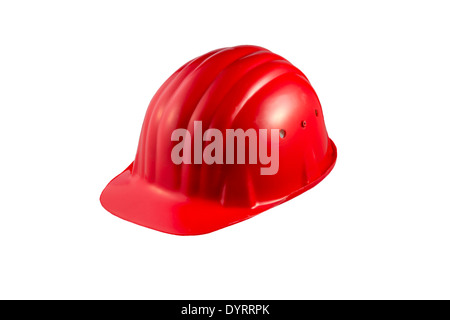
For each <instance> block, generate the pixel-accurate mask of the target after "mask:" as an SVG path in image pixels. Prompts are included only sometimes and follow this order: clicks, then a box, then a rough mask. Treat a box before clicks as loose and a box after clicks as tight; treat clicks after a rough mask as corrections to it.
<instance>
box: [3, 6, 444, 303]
mask: <svg viewBox="0 0 450 320" xmlns="http://www.w3.org/2000/svg"><path fill="white" fill-rule="evenodd" d="M449 11H450V7H449V4H448V2H446V1H376V2H375V1H373V2H368V1H364V2H363V1H327V2H325V1H308V2H300V1H295V2H294V1H292V2H287V1H285V2H284V1H273V2H263V1H255V2H251V1H226V2H215V1H214V2H213V1H202V2H200V1H180V2H172V1H164V2H162V1H161V2H160V3H159V4H151V3H150V2H149V1H142V2H140V1H122V2H118V1H70V2H69V1H39V2H37V1H2V2H1V4H0V167H1V168H2V169H1V170H2V171H1V175H0V298H2V299H13V298H14V299H15V298H25V299H35V298H39V299H54V298H56V299H250V298H251V299H354V298H356V299H419V298H425V299H431V298H446V299H449V298H450V254H449V251H450V206H449V191H450V187H449V178H450V169H449V163H450V151H449V139H450V128H449V127H450V111H449V110H450V97H449V85H450V62H449V57H450V41H449V32H450V19H449V17H448V13H449ZM240 44H254V45H260V46H263V47H266V48H268V49H269V50H271V51H273V52H275V53H277V54H280V55H282V56H284V57H285V58H286V59H288V60H289V61H291V62H292V63H293V64H294V65H296V66H297V67H298V68H300V69H301V70H302V71H303V72H304V73H305V74H306V75H307V77H308V78H309V79H310V81H311V83H312V85H313V86H314V88H315V89H316V91H317V93H318V95H319V97H320V99H321V102H322V106H323V109H324V113H325V121H326V124H327V128H328V133H329V135H330V137H331V138H332V139H333V140H334V141H335V143H336V145H337V148H338V160H337V163H336V167H335V169H334V170H333V171H332V172H331V174H330V175H329V176H328V177H327V178H326V179H325V180H324V181H323V182H321V183H320V184H319V185H318V186H316V187H315V188H313V189H312V190H310V191H308V192H307V193H305V194H302V195H301V196H299V197H297V198H295V199H293V200H291V201H289V202H287V203H285V204H283V205H281V206H278V207H276V208H274V209H271V210H269V211H266V212H264V213H262V214H261V215H259V216H257V217H255V218H253V219H250V220H248V221H245V222H242V223H239V224H237V225H235V226H232V227H229V228H225V229H223V230H220V231H217V232H214V233H212V234H208V235H204V236H195V237H179V236H173V235H168V234H163V233H160V232H157V231H153V230H150V229H147V228H143V227H140V226H137V225H134V224H132V223H128V222H125V221H123V220H121V219H119V218H116V217H115V216H113V215H111V214H110V213H108V212H107V211H106V210H104V209H103V208H102V207H101V205H100V202H99V196H100V193H101V191H102V190H103V188H104V186H105V185H106V184H107V183H108V182H109V181H110V180H111V179H112V178H113V177H114V176H115V175H117V174H118V173H120V172H121V171H122V170H123V169H124V168H125V167H126V166H128V165H129V163H131V161H132V160H133V158H134V155H135V152H136V147H137V143H138V137H139V132H140V128H141V124H142V121H143V118H144V114H145V111H146V108H147V105H148V103H149V101H150V99H151V97H152V96H153V94H154V93H155V91H156V90H157V89H158V87H159V86H160V85H161V84H162V82H163V81H164V80H165V79H166V78H167V77H168V76H169V75H170V74H171V73H172V72H173V71H175V70H176V69H177V68H178V67H179V66H181V65H182V64H184V63H185V62H186V61H188V60H190V59H192V58H194V57H196V56H199V55H201V54H203V53H206V52H208V51H210V50H213V49H216V48H221V47H226V46H234V45H240Z"/></svg>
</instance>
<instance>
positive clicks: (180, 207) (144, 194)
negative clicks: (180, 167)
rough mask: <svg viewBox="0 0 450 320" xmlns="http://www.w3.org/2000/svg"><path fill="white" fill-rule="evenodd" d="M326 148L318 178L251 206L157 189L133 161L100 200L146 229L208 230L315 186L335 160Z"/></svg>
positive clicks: (183, 232)
mask: <svg viewBox="0 0 450 320" xmlns="http://www.w3.org/2000/svg"><path fill="white" fill-rule="evenodd" d="M329 148H330V149H331V150H330V153H329V158H330V165H329V166H328V168H327V169H326V171H324V172H323V174H322V175H321V176H320V177H319V178H318V179H316V180H314V181H312V182H311V183H309V184H307V185H306V186H304V187H303V188H300V189H299V190H297V191H295V192H294V193H292V194H289V195H287V196H286V197H284V198H282V199H278V200H276V201H273V202H270V203H265V204H259V205H257V206H255V207H253V208H242V207H225V206H223V205H221V204H220V203H219V202H215V201H212V200H207V199H203V198H197V197H187V196H186V195H184V194H182V193H180V192H174V191H170V190H167V189H164V188H161V187H159V186H157V185H154V184H151V183H148V182H147V181H146V180H144V179H142V178H140V177H136V176H133V175H132V174H131V173H132V169H133V163H132V164H131V165H130V166H129V167H128V168H127V169H125V171H123V172H122V173H121V174H119V175H118V176H117V177H115V178H114V179H113V180H112V181H111V182H110V183H109V184H108V185H107V186H106V187H105V189H104V190H103V192H102V194H101V196H100V202H101V204H102V206H103V207H104V208H105V209H106V210H108V211H109V212H110V213H112V214H113V215H115V216H117V217H119V218H122V219H124V220H127V221H130V222H133V223H135V224H138V225H141V226H144V227H147V228H150V229H154V230H158V231H162V232H165V233H170V234H175V235H200V234H205V233H210V232H213V231H216V230H219V229H222V228H225V227H227V226H230V225H233V224H235V223H238V222H241V221H244V220H247V219H249V218H251V217H253V216H255V215H257V214H259V213H261V212H263V211H265V210H267V209H270V208H272V207H274V206H276V205H278V204H280V203H282V202H285V201H287V200H289V199H291V198H293V197H295V196H298V195H299V194H301V193H303V192H305V191H307V190H309V189H311V188H312V187H314V186H315V185H317V184H318V183H319V182H320V181H322V180H323V179H324V178H325V177H326V176H327V175H328V174H329V173H330V172H331V170H332V169H333V167H334V164H335V162H336V157H337V151H336V146H335V145H334V143H333V141H331V139H329Z"/></svg>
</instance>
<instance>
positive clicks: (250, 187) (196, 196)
mask: <svg viewBox="0 0 450 320" xmlns="http://www.w3.org/2000/svg"><path fill="white" fill-rule="evenodd" d="M195 121H201V122H202V128H203V132H204V131H205V130H206V129H208V128H216V129H218V130H220V131H221V132H223V133H224V136H225V131H226V130H227V129H239V128H240V129H243V130H244V131H245V130H247V129H250V128H253V129H255V130H256V131H258V130H259V129H267V130H271V129H277V130H280V132H282V134H280V139H279V142H278V143H279V144H278V145H279V167H278V171H277V172H276V173H275V174H272V175H262V174H261V171H260V169H261V164H260V163H259V164H248V163H247V164H236V163H234V164H227V163H224V164H218V163H213V164H206V163H204V162H202V163H200V164H194V163H192V164H188V163H181V164H175V163H174V162H173V161H172V158H171V152H172V149H173V147H174V145H176V144H177V143H178V142H175V141H172V140H171V136H172V133H173V132H174V130H176V129H179V128H185V129H187V130H188V131H189V132H190V133H191V135H190V138H191V139H192V140H193V139H194V135H195V132H194V122H195ZM270 139H271V137H270V135H269V136H268V137H267V140H268V142H270ZM193 143H194V142H193V141H192V143H191V146H192V145H193ZM336 156H337V152H336V147H335V145H334V143H333V142H332V141H331V139H329V138H328V134H327V130H326V128H325V122H324V118H323V112H322V107H321V105H320V102H319V99H318V97H317V95H316V93H315V91H314V89H313V88H312V86H311V84H310V82H309V81H308V79H307V78H306V76H305V75H304V74H303V73H302V72H301V71H300V70H299V69H297V68H296V67H294V66H293V65H292V64H291V63H289V62H288V61H287V60H285V59H284V58H282V57H280V56H278V55H276V54H274V53H272V52H270V51H268V50H267V49H264V48H262V47H257V46H249V45H245V46H237V47H230V48H223V49H218V50H214V51H211V52H209V53H206V54H204V55H202V56H200V57H197V58H195V59H193V60H191V61H189V62H188V63H186V64H185V65H183V66H182V67H181V68H179V69H178V70H177V71H176V72H175V73H174V74H173V75H172V76H170V77H169V79H167V80H166V81H165V83H164V84H163V85H162V86H161V88H160V89H159V90H158V91H157V92H156V94H155V95H154V97H153V99H152V100H151V102H150V104H149V106H148V109H147V112H146V115H145V119H144V123H143V126H142V131H141V136H140V139H139V145H138V150H137V154H136V157H135V160H134V162H133V163H131V165H130V166H129V167H128V168H126V169H125V171H123V172H122V173H121V174H119V175H118V176H117V177H115V178H114V179H113V180H112V181H111V182H110V183H109V184H108V185H107V186H106V188H105V189H104V191H103V193H102V195H101V197H100V201H101V203H102V205H103V207H104V208H105V209H107V210H108V211H110V212H111V213H112V214H114V215H116V216H118V217H120V218H123V219H125V220H128V221H131V222H134V223H136V224H139V225H142V226H145V227H148V228H152V229H155V230H159V231H163V232H167V233H171V234H177V235H196V234H204V233H208V232H212V231H215V230H218V229H220V228H223V227H226V226H229V225H232V224H235V223H237V222H240V221H243V220H246V219H248V218H250V217H253V216H255V215H256V214H258V213H260V212H262V211H265V210H267V209H269V208H271V207H273V206H276V205H278V204H280V203H282V202H284V201H286V200H289V199H291V198H293V197H295V196H297V195H299V194H301V193H303V192H305V191H306V190H308V189H310V188H312V187H314V186H315V185H316V184H317V183H319V182H320V181H321V180H322V179H323V178H325V176H326V175H328V173H329V172H330V171H331V170H332V168H333V166H334V164H335V161H336Z"/></svg>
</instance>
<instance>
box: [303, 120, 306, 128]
mask: <svg viewBox="0 0 450 320" xmlns="http://www.w3.org/2000/svg"><path fill="white" fill-rule="evenodd" d="M305 127H306V120H303V121H302V128H305Z"/></svg>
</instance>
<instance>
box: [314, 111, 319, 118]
mask: <svg viewBox="0 0 450 320" xmlns="http://www.w3.org/2000/svg"><path fill="white" fill-rule="evenodd" d="M314 112H315V113H316V117H318V116H319V111H317V109H316V110H314Z"/></svg>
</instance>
